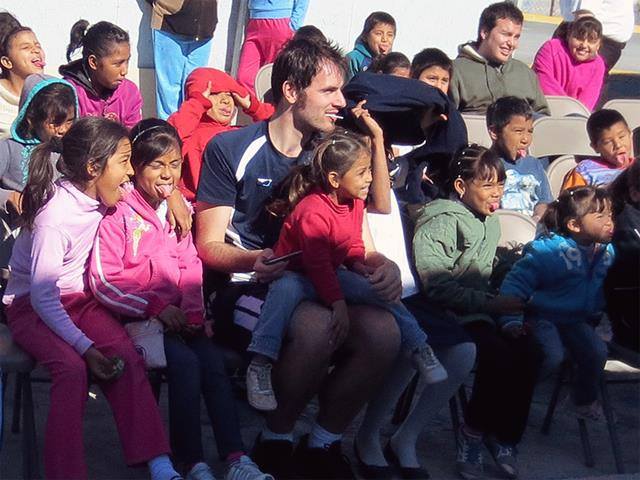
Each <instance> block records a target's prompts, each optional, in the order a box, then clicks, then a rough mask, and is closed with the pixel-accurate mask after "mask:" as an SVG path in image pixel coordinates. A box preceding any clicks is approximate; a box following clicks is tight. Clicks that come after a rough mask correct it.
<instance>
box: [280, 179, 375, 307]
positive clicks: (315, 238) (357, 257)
mask: <svg viewBox="0 0 640 480" xmlns="http://www.w3.org/2000/svg"><path fill="white" fill-rule="evenodd" d="M363 216H364V202H363V201H362V200H358V199H355V200H353V201H352V202H350V203H348V204H343V205H338V204H336V203H335V202H334V201H333V200H331V198H329V196H328V195H326V194H325V193H323V192H322V191H320V190H314V191H313V192H312V193H310V194H309V195H307V196H306V197H305V198H303V199H302V200H301V201H300V203H299V204H298V205H297V206H296V207H295V208H294V210H293V212H292V213H291V215H289V216H288V217H287V218H286V219H285V221H284V225H283V226H282V230H281V231H280V237H279V238H278V242H277V243H276V246H275V247H274V251H275V255H276V256H280V255H284V254H287V253H290V252H295V251H296V250H302V255H299V256H297V257H294V258H292V259H291V260H290V261H289V265H288V267H287V269H288V270H293V271H298V272H301V273H304V274H305V275H306V276H307V277H309V279H310V280H311V282H312V283H313V286H314V287H315V289H316V292H317V293H318V296H319V297H320V299H321V300H322V301H323V302H324V303H325V304H326V305H328V306H331V304H332V303H333V302H335V301H337V300H342V299H344V295H343V293H342V290H341V289H340V284H339V282H338V277H337V275H336V269H337V268H338V267H339V266H340V265H345V266H346V267H347V268H350V267H351V266H352V265H353V264H354V263H355V262H361V263H364V253H365V252H364V242H363V241H362V221H363Z"/></svg>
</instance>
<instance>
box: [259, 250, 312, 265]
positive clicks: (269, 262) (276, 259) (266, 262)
mask: <svg viewBox="0 0 640 480" xmlns="http://www.w3.org/2000/svg"><path fill="white" fill-rule="evenodd" d="M301 253H302V250H296V251H295V252H291V253H287V254H286V255H282V256H280V257H271V258H269V259H267V260H264V261H263V262H262V263H263V264H264V265H275V264H276V263H280V262H286V261H287V260H289V259H290V258H293V257H296V256H298V255H300V254H301Z"/></svg>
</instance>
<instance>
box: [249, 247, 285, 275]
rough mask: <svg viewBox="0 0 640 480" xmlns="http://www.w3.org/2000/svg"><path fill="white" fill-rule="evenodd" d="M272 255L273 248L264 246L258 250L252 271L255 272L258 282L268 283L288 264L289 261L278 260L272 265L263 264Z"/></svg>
mask: <svg viewBox="0 0 640 480" xmlns="http://www.w3.org/2000/svg"><path fill="white" fill-rule="evenodd" d="M271 257H273V250H271V249H270V248H265V249H264V250H262V252H260V255H258V258H256V261H255V263H254V264H253V271H254V272H256V278H257V280H258V282H260V283H269V282H271V281H273V280H275V279H276V278H280V277H281V276H282V273H283V272H284V271H285V269H286V268H287V265H289V262H278V263H274V264H273V265H265V264H264V261H265V260H268V259H270V258H271Z"/></svg>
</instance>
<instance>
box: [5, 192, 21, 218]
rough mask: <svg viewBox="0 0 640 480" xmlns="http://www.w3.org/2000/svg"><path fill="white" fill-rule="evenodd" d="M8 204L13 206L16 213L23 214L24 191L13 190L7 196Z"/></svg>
mask: <svg viewBox="0 0 640 480" xmlns="http://www.w3.org/2000/svg"><path fill="white" fill-rule="evenodd" d="M7 206H9V207H11V209H12V210H13V211H14V212H15V214H16V215H22V193H20V192H11V193H10V194H9V198H7Z"/></svg>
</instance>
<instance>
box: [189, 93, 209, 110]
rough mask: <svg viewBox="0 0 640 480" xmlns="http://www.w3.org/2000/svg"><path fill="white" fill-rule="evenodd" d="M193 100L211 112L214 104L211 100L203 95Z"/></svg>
mask: <svg viewBox="0 0 640 480" xmlns="http://www.w3.org/2000/svg"><path fill="white" fill-rule="evenodd" d="M193 99H194V100H195V101H196V102H198V103H199V104H200V105H201V106H202V107H203V108H204V109H205V110H209V109H210V108H211V107H212V106H213V104H212V103H211V102H210V101H209V99H207V98H204V96H203V95H196V96H195V97H193Z"/></svg>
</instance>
